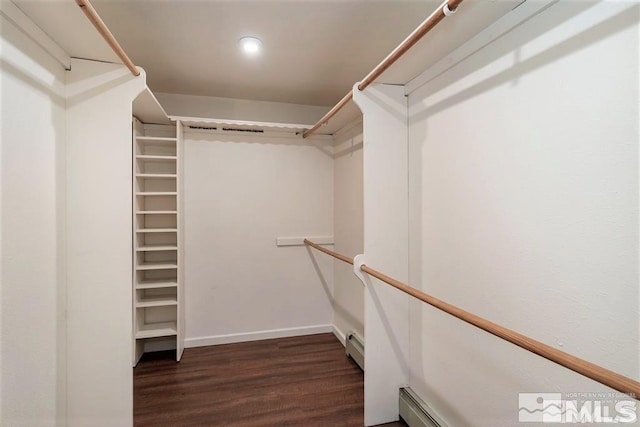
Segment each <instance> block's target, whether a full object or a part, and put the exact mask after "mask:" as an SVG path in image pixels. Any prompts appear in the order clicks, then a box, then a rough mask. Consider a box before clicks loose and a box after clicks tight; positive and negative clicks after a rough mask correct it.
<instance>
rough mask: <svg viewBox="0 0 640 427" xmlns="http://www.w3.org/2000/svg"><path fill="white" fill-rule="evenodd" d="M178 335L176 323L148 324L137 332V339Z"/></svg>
mask: <svg viewBox="0 0 640 427" xmlns="http://www.w3.org/2000/svg"><path fill="white" fill-rule="evenodd" d="M171 335H178V328H177V327H176V322H162V323H148V324H145V325H143V326H142V327H141V328H140V329H139V330H137V331H136V339H142V338H155V337H167V336H171Z"/></svg>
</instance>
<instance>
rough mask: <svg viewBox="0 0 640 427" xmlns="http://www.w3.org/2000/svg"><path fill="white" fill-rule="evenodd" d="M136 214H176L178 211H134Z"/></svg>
mask: <svg viewBox="0 0 640 427" xmlns="http://www.w3.org/2000/svg"><path fill="white" fill-rule="evenodd" d="M136 214H137V215H177V214H178V211H136Z"/></svg>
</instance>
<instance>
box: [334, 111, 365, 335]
mask: <svg viewBox="0 0 640 427" xmlns="http://www.w3.org/2000/svg"><path fill="white" fill-rule="evenodd" d="M334 143H335V148H334V161H333V198H334V200H333V236H334V237H333V238H334V243H335V246H334V250H335V251H336V252H339V253H341V254H345V255H347V256H350V257H353V256H355V255H358V254H361V253H362V252H363V249H364V248H363V246H364V217H363V214H364V212H363V210H364V205H363V204H364V201H363V182H362V122H361V121H360V122H358V123H355V124H354V125H351V126H348V127H346V128H345V129H344V130H343V131H340V132H338V133H337V134H336V135H335V136H334ZM333 286H334V295H335V300H334V305H333V309H334V315H333V324H334V325H335V327H336V329H337V332H338V334H339V335H340V336H341V337H342V339H344V335H345V334H347V333H349V331H355V332H356V333H357V334H358V335H359V336H360V337H362V338H364V288H363V286H362V282H360V280H358V278H357V277H356V276H355V275H354V274H353V267H352V266H351V265H349V264H346V263H344V262H342V261H339V260H334V263H333Z"/></svg>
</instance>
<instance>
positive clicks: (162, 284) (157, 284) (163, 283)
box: [136, 279, 178, 289]
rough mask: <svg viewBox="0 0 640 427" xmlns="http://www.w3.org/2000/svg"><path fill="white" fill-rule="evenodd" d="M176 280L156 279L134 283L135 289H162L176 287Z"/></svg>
mask: <svg viewBox="0 0 640 427" xmlns="http://www.w3.org/2000/svg"><path fill="white" fill-rule="evenodd" d="M177 286H178V282H176V280H175V279H167V280H156V281H148V282H141V283H138V284H137V285H136V289H162V288H176V287H177Z"/></svg>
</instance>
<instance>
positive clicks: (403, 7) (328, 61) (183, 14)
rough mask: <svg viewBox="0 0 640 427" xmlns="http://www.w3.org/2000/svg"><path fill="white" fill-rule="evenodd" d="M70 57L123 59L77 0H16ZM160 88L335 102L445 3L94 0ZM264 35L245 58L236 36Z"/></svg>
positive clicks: (155, 88)
mask: <svg viewBox="0 0 640 427" xmlns="http://www.w3.org/2000/svg"><path fill="white" fill-rule="evenodd" d="M15 3H16V4H17V5H18V7H20V8H21V9H22V10H23V11H24V12H25V13H26V14H27V15H29V16H30V17H31V19H33V20H34V21H35V22H36V24H38V25H39V26H40V27H41V28H42V29H43V30H44V31H45V32H47V33H48V34H49V35H50V36H51V37H52V38H53V39H54V40H56V41H57V42H58V43H59V44H60V46H62V47H63V48H64V49H65V50H66V51H67V52H68V53H69V54H70V55H71V56H74V57H80V58H91V59H99V60H107V61H117V58H116V57H115V56H114V54H113V53H112V52H111V51H110V49H109V48H108V47H107V46H106V44H105V43H104V41H102V40H101V39H100V38H99V37H98V36H97V34H96V31H95V30H94V29H93V28H92V27H91V25H90V24H89V23H88V20H87V19H86V18H85V16H84V15H83V14H82V12H81V11H80V9H79V8H78V7H77V6H76V4H75V1H74V0H49V1H46V0H15ZM92 3H93V5H94V6H95V8H96V10H97V11H98V13H99V14H100V16H101V17H102V19H103V20H104V21H105V23H106V24H107V26H108V27H109V28H110V29H111V31H112V32H113V34H114V35H115V36H116V38H117V39H118V41H119V42H120V44H121V45H122V46H123V48H124V49H125V51H126V52H127V53H128V55H129V56H130V57H131V58H132V60H133V61H134V63H135V64H136V65H139V66H141V67H143V68H144V69H145V70H146V71H147V80H148V85H149V87H150V88H151V89H152V90H153V91H156V92H171V93H182V94H191V95H209V96H220V97H229V98H243V99H256V100H266V101H279V102H291V103H298V104H311V105H333V104H334V103H335V102H337V101H338V100H339V99H340V98H341V97H342V96H344V94H345V93H346V92H347V91H348V90H349V89H350V88H351V86H352V85H353V83H354V82H356V81H358V80H360V79H361V78H362V77H364V75H366V74H367V73H368V72H369V71H370V70H371V69H372V68H373V67H374V66H375V65H376V64H377V63H378V62H380V61H381V60H382V59H383V58H384V57H385V56H386V55H387V54H388V53H389V52H390V51H391V50H392V49H393V48H394V47H396V46H397V45H398V43H400V42H401V41H402V40H403V39H404V38H405V37H406V36H407V35H408V34H409V33H410V32H411V31H412V30H413V29H414V28H415V27H416V26H418V25H419V24H420V23H421V22H422V21H423V20H424V19H425V18H426V17H427V16H428V15H429V14H430V13H431V12H432V11H433V10H434V9H435V8H436V7H437V6H438V5H439V4H441V1H440V0H436V1H433V0H384V1H382V0H329V1H326V0H325V1H321V0H279V1H274V0H235V1H221V0H210V1H203V0H199V1H193V0H108V1H105V0H94V1H93V2H92ZM245 35H252V36H256V37H259V38H260V39H262V41H263V43H264V52H263V54H262V55H261V56H260V57H258V58H246V57H244V56H243V55H242V54H241V52H240V51H239V49H238V46H237V40H238V39H239V38H240V37H242V36H245Z"/></svg>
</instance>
